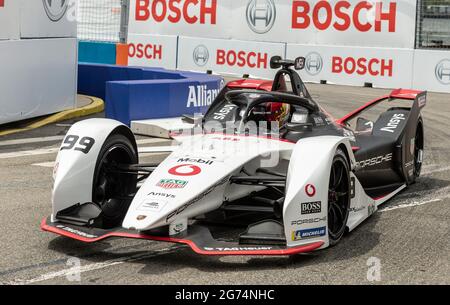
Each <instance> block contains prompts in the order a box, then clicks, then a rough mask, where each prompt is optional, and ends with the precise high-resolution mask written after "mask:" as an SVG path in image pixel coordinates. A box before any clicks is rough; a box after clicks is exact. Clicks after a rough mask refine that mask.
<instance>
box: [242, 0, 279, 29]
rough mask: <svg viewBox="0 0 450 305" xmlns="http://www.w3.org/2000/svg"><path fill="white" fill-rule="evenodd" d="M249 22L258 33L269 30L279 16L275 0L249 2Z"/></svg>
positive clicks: (251, 0)
mask: <svg viewBox="0 0 450 305" xmlns="http://www.w3.org/2000/svg"><path fill="white" fill-rule="evenodd" d="M246 16H247V23H248V26H249V27H250V29H251V30H252V31H253V32H255V33H257V34H264V33H267V32H269V31H270V30H271V29H272V27H273V25H274V23H275V19H276V16H277V9H276V6H275V2H274V1H273V0H250V1H249V2H248V4H247V13H246Z"/></svg>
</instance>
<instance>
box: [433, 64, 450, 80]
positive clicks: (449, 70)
mask: <svg viewBox="0 0 450 305" xmlns="http://www.w3.org/2000/svg"><path fill="white" fill-rule="evenodd" d="M435 74H436V79H437V80H438V81H439V82H440V83H441V84H443V85H450V59H443V60H441V61H440V62H439V63H438V64H437V65H436V70H435Z"/></svg>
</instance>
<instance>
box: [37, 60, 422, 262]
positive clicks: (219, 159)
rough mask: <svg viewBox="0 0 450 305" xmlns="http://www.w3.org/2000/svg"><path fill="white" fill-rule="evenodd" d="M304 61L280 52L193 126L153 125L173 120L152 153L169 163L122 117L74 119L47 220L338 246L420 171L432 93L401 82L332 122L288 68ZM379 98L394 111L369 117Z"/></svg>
mask: <svg viewBox="0 0 450 305" xmlns="http://www.w3.org/2000/svg"><path fill="white" fill-rule="evenodd" d="M303 65H304V58H301V57H300V58H298V59H296V60H295V61H290V60H282V59H281V57H274V58H272V60H271V67H272V68H281V69H280V70H279V71H278V72H277V74H276V76H275V79H274V81H273V82H272V81H262V80H261V81H260V80H251V79H243V80H239V81H234V82H230V83H228V84H227V85H226V86H225V88H223V89H222V91H221V92H220V94H219V96H218V97H217V98H216V99H215V100H214V102H213V103H212V105H211V106H210V108H209V110H208V112H207V113H206V114H205V115H204V116H202V117H200V118H195V117H194V118H193V117H184V118H183V119H182V120H183V122H184V126H185V127H186V126H188V127H190V128H184V129H183V130H179V131H178V132H173V130H171V129H169V128H166V127H161V126H162V125H158V123H157V122H159V121H155V125H154V126H153V127H154V128H151V130H159V131H160V130H161V129H163V128H166V131H168V130H171V131H172V132H171V133H170V138H172V139H174V140H176V145H173V146H170V147H166V148H155V149H148V148H147V149H146V150H145V152H146V153H149V152H152V151H153V152H161V151H164V150H166V151H170V155H169V156H168V157H167V158H166V159H165V160H164V161H163V162H162V163H160V164H140V163H139V162H138V161H139V156H138V147H137V145H136V140H135V137H134V135H133V133H132V132H131V131H130V129H129V128H128V127H127V126H125V125H123V124H121V123H120V122H117V121H114V120H110V119H89V120H85V121H81V122H78V123H76V124H74V125H73V126H72V127H71V128H70V130H69V132H68V134H67V135H66V137H65V139H64V141H63V143H62V145H61V150H60V152H59V154H58V157H57V160H56V165H55V169H54V187H53V196H52V203H53V209H52V214H51V216H50V217H48V218H45V219H44V220H43V221H42V224H41V228H42V229H43V230H45V231H49V232H53V233H56V234H59V235H63V236H67V237H70V238H74V239H77V240H81V241H84V242H95V241H99V240H102V239H105V238H109V237H126V238H139V239H148V240H155V241H166V242H175V243H184V244H187V245H189V246H190V247H191V248H192V249H193V250H194V251H195V252H197V253H199V254H205V255H292V254H296V253H301V252H310V251H313V250H317V249H323V248H326V247H328V246H333V245H335V244H337V243H338V242H339V241H340V240H341V238H342V236H343V235H344V233H345V232H348V231H352V230H353V229H355V227H357V226H358V225H359V224H360V223H361V222H363V221H364V220H365V219H367V218H368V217H369V216H370V215H371V214H373V213H374V212H375V211H376V210H377V208H378V206H379V205H380V204H382V203H383V202H385V201H387V200H388V199H390V198H391V197H393V196H394V195H395V194H397V193H398V192H400V191H401V190H402V189H404V188H405V187H406V186H407V185H409V184H411V183H414V182H415V180H416V178H417V177H418V176H419V175H420V170H421V165H422V159H423V149H424V128H423V122H422V118H421V115H420V110H421V108H423V107H424V106H425V104H426V92H420V91H413V90H401V89H399V90H394V91H393V92H392V93H391V94H390V95H387V96H384V97H381V98H379V99H377V100H374V101H372V102H369V103H368V104H366V105H364V106H363V107H361V108H359V109H357V110H355V111H353V112H351V113H350V114H348V115H347V116H345V117H343V118H341V119H339V120H334V119H333V118H332V117H331V116H330V115H329V114H327V112H325V111H324V110H323V109H322V108H321V107H320V106H319V105H318V104H317V103H316V102H315V101H313V99H312V98H311V96H310V94H309V93H308V91H307V89H306V87H305V85H304V83H303V82H302V81H301V79H300V77H299V75H298V74H297V72H296V71H295V70H294V69H293V68H292V67H293V66H295V69H302V68H303ZM286 80H287V81H286ZM289 87H290V88H289ZM396 103H397V104H400V106H396V107H394V106H393V105H394V104H396ZM379 105H384V106H386V107H387V110H385V111H382V112H381V113H377V114H376V116H375V118H374V119H373V121H371V120H369V119H368V118H367V116H369V115H370V112H371V111H372V112H373V110H374V109H376V107H377V106H379ZM180 120H181V119H180ZM262 123H264V124H262ZM164 126H165V125H164ZM167 133H168V132H167ZM168 134H169V133H168Z"/></svg>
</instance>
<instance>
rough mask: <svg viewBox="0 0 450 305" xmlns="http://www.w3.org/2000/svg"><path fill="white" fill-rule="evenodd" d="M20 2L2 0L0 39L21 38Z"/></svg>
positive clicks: (0, 1) (0, 4)
mask: <svg viewBox="0 0 450 305" xmlns="http://www.w3.org/2000/svg"><path fill="white" fill-rule="evenodd" d="M18 20H19V2H18V1H5V0H0V40H4V39H19V37H20V28H19V22H18Z"/></svg>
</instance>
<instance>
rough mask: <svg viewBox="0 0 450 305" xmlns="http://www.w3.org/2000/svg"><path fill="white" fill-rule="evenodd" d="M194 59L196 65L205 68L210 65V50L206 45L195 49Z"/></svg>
mask: <svg viewBox="0 0 450 305" xmlns="http://www.w3.org/2000/svg"><path fill="white" fill-rule="evenodd" d="M192 58H193V59H194V63H195V64H196V65H197V66H199V67H203V66H205V65H206V64H207V63H208V60H209V50H208V48H207V47H206V46H204V45H199V46H197V47H196V48H195V49H194V52H193V54H192Z"/></svg>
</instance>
